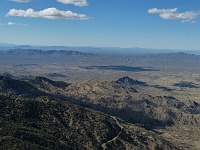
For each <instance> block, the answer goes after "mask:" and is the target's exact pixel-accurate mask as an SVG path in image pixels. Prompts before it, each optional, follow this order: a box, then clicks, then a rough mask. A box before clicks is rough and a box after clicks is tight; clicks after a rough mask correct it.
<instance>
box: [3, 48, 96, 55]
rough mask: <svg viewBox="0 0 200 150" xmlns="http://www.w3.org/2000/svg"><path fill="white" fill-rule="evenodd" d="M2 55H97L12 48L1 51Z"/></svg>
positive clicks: (70, 51)
mask: <svg viewBox="0 0 200 150" xmlns="http://www.w3.org/2000/svg"><path fill="white" fill-rule="evenodd" d="M0 55H1V56H12V55H13V56H95V54H92V53H83V52H78V51H72V50H39V49H11V50H5V51H0Z"/></svg>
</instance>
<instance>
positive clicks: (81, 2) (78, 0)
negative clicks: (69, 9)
mask: <svg viewBox="0 0 200 150" xmlns="http://www.w3.org/2000/svg"><path fill="white" fill-rule="evenodd" d="M57 2H61V3H63V4H72V5H75V6H79V7H83V6H87V5H88V2H87V0H57Z"/></svg>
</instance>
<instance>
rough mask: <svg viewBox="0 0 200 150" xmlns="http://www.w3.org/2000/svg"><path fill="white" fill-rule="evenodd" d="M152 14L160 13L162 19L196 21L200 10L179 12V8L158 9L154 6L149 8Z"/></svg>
mask: <svg viewBox="0 0 200 150" xmlns="http://www.w3.org/2000/svg"><path fill="white" fill-rule="evenodd" d="M148 13H150V14H159V16H160V17H161V18H162V19H169V20H181V22H191V23H195V21H194V19H196V18H197V17H198V16H200V11H186V12H183V13H179V12H178V9H177V8H172V9H158V8H152V9H149V10H148Z"/></svg>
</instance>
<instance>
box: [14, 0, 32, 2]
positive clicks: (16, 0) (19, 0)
mask: <svg viewBox="0 0 200 150" xmlns="http://www.w3.org/2000/svg"><path fill="white" fill-rule="evenodd" d="M12 1H13V2H20V3H27V2H30V0H12Z"/></svg>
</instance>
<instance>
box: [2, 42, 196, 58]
mask: <svg viewBox="0 0 200 150" xmlns="http://www.w3.org/2000/svg"><path fill="white" fill-rule="evenodd" d="M9 49H40V50H72V51H80V52H85V53H95V54H107V55H108V54H109V55H126V56H127V55H130V54H158V53H177V52H185V53H190V54H197V55H200V50H176V49H153V48H140V47H133V48H120V47H92V46H32V45H14V44H5V43H0V50H9Z"/></svg>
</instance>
